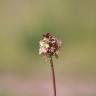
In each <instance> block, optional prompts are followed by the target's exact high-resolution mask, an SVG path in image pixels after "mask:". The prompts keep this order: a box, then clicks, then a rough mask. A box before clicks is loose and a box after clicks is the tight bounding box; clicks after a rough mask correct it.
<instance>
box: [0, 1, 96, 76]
mask: <svg viewBox="0 0 96 96" xmlns="http://www.w3.org/2000/svg"><path fill="white" fill-rule="evenodd" d="M53 1H54V0H53ZM53 1H50V0H49V1H47V2H45V1H41V2H40V1H38V2H37V1H30V0H28V1H25V0H24V1H16V0H14V1H12V0H10V1H7V0H6V2H5V1H0V4H1V5H2V6H0V14H1V15H0V69H1V70H2V71H1V72H3V71H4V72H5V71H16V70H21V71H22V70H24V71H28V70H29V69H30V71H31V68H33V69H34V68H36V67H37V66H41V64H38V62H37V60H38V61H41V60H40V57H39V56H38V41H39V38H40V35H41V34H42V33H43V32H46V31H48V32H51V33H52V34H54V35H56V36H57V37H59V38H60V39H62V41H63V46H62V52H61V54H62V55H61V57H62V59H60V62H64V66H65V65H66V67H67V66H68V67H70V66H73V67H71V68H74V69H75V68H76V66H79V68H81V69H82V70H87V71H88V70H93V69H94V70H95V67H96V66H95V62H96V60H95V57H96V56H95V53H96V51H95V48H96V44H95V42H96V38H95V36H96V32H95V31H96V28H95V23H96V19H95V16H96V12H95V8H96V6H95V1H90V0H88V1H79V0H77V1H75V0H68V1H67V0H64V1H61V0H57V1H55V2H53ZM63 54H64V55H63ZM63 58H66V60H65V61H66V62H69V63H71V64H67V63H65V61H63ZM72 60H73V61H74V62H70V61H72ZM76 63H77V65H76ZM69 65H70V66H69ZM22 66H23V68H22ZM35 66H36V67H35ZM84 66H85V67H84ZM68 67H67V68H68ZM26 68H28V70H26ZM74 69H73V70H74ZM81 69H80V70H81ZM70 70H71V69H70ZM78 70H79V69H78ZM82 74H83V73H82Z"/></svg>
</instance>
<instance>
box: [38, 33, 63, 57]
mask: <svg viewBox="0 0 96 96" xmlns="http://www.w3.org/2000/svg"><path fill="white" fill-rule="evenodd" d="M39 44H40V48H39V54H42V55H44V56H47V57H49V56H56V57H58V52H59V49H60V47H61V41H60V40H58V39H57V38H56V37H55V36H52V35H51V34H50V33H45V34H43V35H42V39H41V40H40V42H39Z"/></svg>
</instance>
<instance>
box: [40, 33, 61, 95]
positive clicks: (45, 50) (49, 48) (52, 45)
mask: <svg viewBox="0 0 96 96" xmlns="http://www.w3.org/2000/svg"><path fill="white" fill-rule="evenodd" d="M39 47H40V48H39V54H40V55H43V56H46V57H47V58H48V60H49V62H50V65H51V71H52V79H53V92H54V96H56V82H55V72H54V65H53V59H52V57H53V56H55V57H58V52H59V49H60V47H61V41H60V40H58V39H57V38H56V37H55V36H52V35H51V34H50V33H48V32H47V33H45V34H43V35H42V39H41V40H40V41H39Z"/></svg>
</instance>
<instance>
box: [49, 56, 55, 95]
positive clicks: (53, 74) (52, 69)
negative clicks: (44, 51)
mask: <svg viewBox="0 0 96 96" xmlns="http://www.w3.org/2000/svg"><path fill="white" fill-rule="evenodd" d="M50 64H51V71H52V79H53V92H54V96H56V81H55V71H54V65H53V59H52V57H51V56H50Z"/></svg>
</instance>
